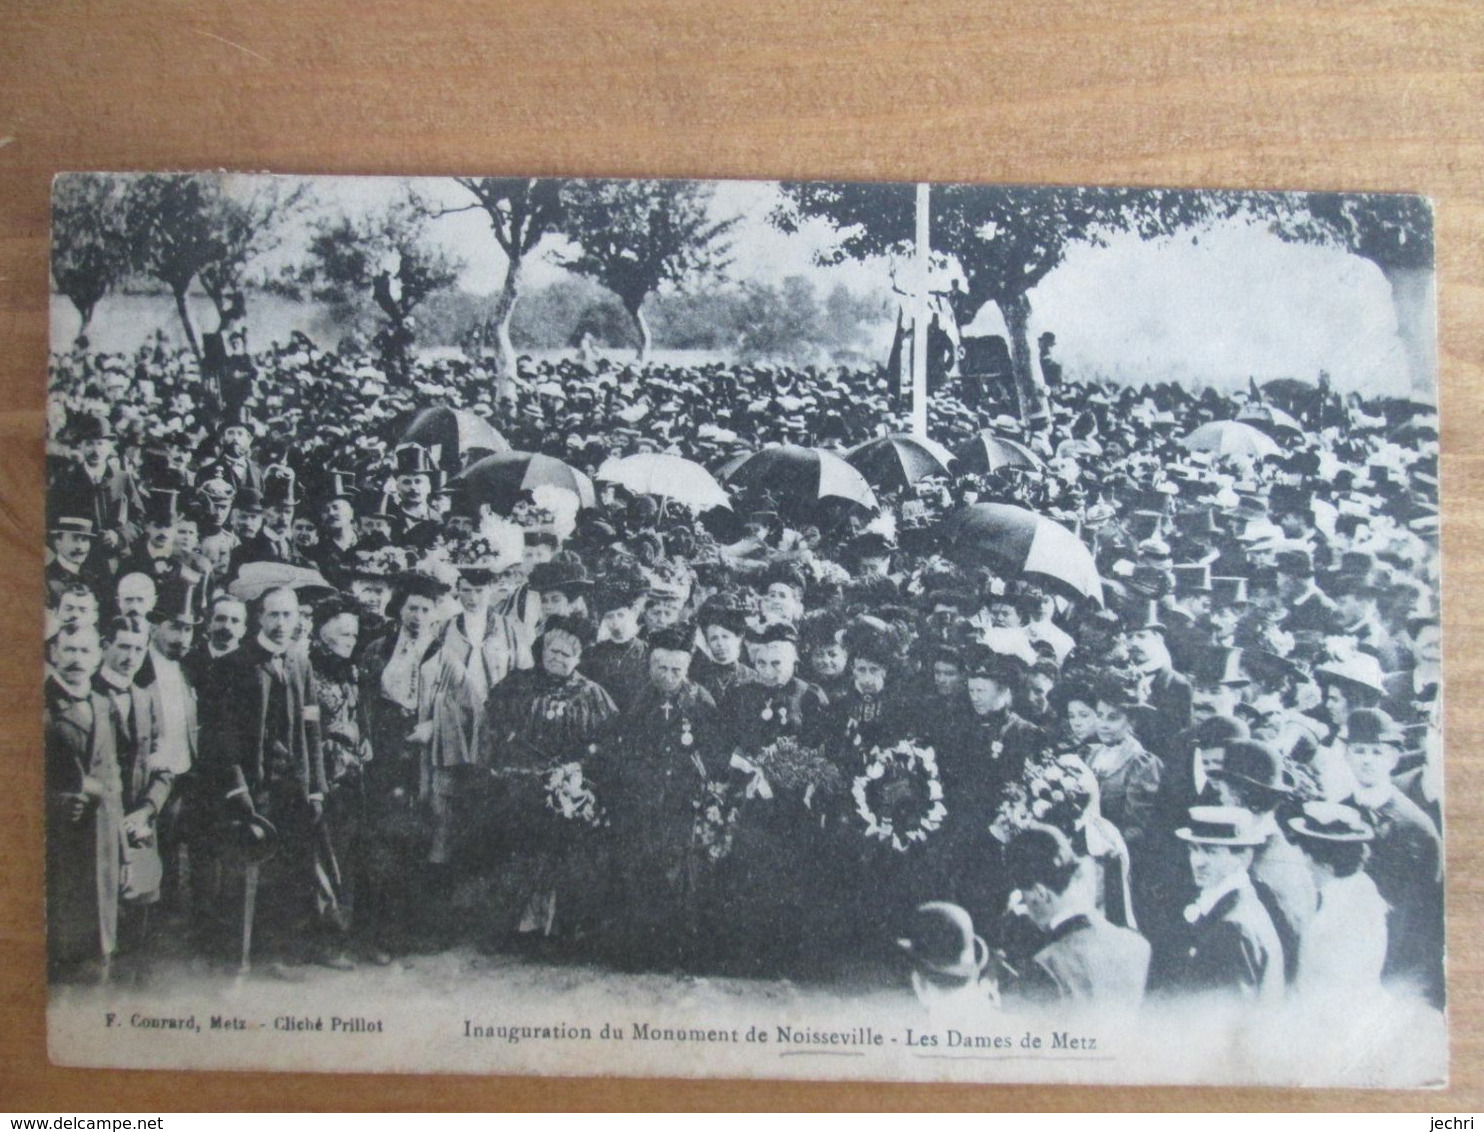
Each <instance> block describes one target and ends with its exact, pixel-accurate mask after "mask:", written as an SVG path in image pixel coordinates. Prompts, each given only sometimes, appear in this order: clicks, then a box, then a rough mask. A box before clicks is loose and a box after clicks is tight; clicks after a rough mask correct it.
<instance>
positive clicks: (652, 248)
mask: <svg viewBox="0 0 1484 1132" xmlns="http://www.w3.org/2000/svg"><path fill="white" fill-rule="evenodd" d="M714 193H715V189H714V187H713V186H711V185H708V184H706V183H704V182H700V181H571V182H568V183H567V184H566V185H565V186H564V187H563V189H562V206H563V211H564V213H565V220H564V232H565V234H566V235H567V236H568V237H569V238H570V239H571V240H572V242H573V243H574V244H576V245H577V249H578V250H577V252H576V253H575V254H571V255H567V256H565V257H564V258H563V260H562V265H563V266H564V267H566V268H567V269H568V270H569V271H573V272H575V273H577V274H578V275H585V276H587V277H588V278H590V279H595V280H597V281H598V282H599V283H601V284H602V285H603V286H605V287H607V288H608V289H609V290H610V291H612V292H613V293H614V294H615V295H617V296H618V300H619V302H621V303H622V304H623V308H624V310H625V311H627V312H628V315H629V318H631V319H632V320H633V322H634V328H635V330H637V331H638V335H639V360H640V361H643V360H644V358H645V357H646V356H647V355H648V353H649V348H650V344H651V335H650V330H649V323H648V321H647V320H646V319H645V317H644V310H643V307H644V300H645V299H646V298H648V297H649V296H650V295H651V294H653V293H654V292H656V291H658V290H659V289H660V288H662V287H667V286H668V287H675V288H680V287H683V286H685V285H686V284H687V283H689V282H691V281H693V280H695V279H697V278H699V277H703V276H706V275H711V274H717V273H720V272H721V271H723V270H725V269H726V267H727V266H728V265H729V264H730V262H731V261H730V259H729V258H728V253H729V252H730V250H731V244H730V241H729V240H728V239H727V234H728V233H729V232H730V231H731V230H732V228H734V227H735V226H736V224H737V218H735V217H733V218H730V219H724V220H713V219H712V218H711V215H710V205H711V198H712V196H713V195H714Z"/></svg>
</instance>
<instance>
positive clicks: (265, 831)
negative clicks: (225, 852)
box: [229, 813, 279, 863]
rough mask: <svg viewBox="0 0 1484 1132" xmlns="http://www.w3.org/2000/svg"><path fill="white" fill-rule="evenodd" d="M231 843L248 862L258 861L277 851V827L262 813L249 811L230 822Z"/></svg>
mask: <svg viewBox="0 0 1484 1132" xmlns="http://www.w3.org/2000/svg"><path fill="white" fill-rule="evenodd" d="M229 832H230V834H231V844H232V845H233V846H234V847H235V848H236V849H237V851H238V852H239V853H241V854H242V855H243V856H244V857H246V858H247V860H248V861H249V862H252V863H260V862H262V861H265V860H267V859H268V858H269V857H271V856H273V854H274V853H276V852H277V851H278V844H279V842H278V829H277V827H276V826H274V824H273V823H272V822H271V821H269V820H268V819H267V818H265V817H264V816H263V815H262V814H259V813H251V814H248V815H247V816H246V817H244V818H240V819H238V820H237V821H234V822H232V823H231V826H230V830H229Z"/></svg>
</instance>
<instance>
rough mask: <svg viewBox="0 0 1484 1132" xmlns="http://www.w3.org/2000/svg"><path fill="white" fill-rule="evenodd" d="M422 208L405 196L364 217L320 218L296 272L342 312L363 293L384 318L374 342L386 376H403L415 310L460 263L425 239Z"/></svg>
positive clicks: (427, 217) (347, 311) (426, 210)
mask: <svg viewBox="0 0 1484 1132" xmlns="http://www.w3.org/2000/svg"><path fill="white" fill-rule="evenodd" d="M430 219H431V215H430V210H429V208H428V206H427V205H426V204H425V203H424V202H423V201H421V200H419V199H418V198H417V197H415V196H413V195H411V194H409V195H408V196H407V197H406V198H404V199H403V200H400V201H397V202H395V203H394V204H391V205H389V206H387V207H386V208H384V209H381V210H379V211H376V212H372V213H369V214H367V215H366V216H363V217H360V218H356V219H353V218H351V217H350V216H347V215H344V214H342V215H340V216H338V217H335V218H327V219H324V220H321V221H320V223H319V224H318V225H317V226H316V227H315V229H314V231H313V233H312V234H311V236H310V239H309V259H308V262H307V263H306V264H305V265H304V267H303V268H302V269H301V278H302V280H303V281H304V282H305V283H306V284H308V286H309V288H310V293H311V294H312V295H313V296H314V297H315V298H316V299H320V300H322V301H325V302H328V303H330V304H331V305H332V307H335V308H338V311H339V313H340V314H341V315H342V316H343V315H347V314H351V313H352V312H353V311H355V310H356V309H357V308H358V307H359V306H360V305H362V304H363V303H364V302H365V300H366V298H367V297H368V296H369V297H370V299H371V301H372V302H373V303H374V304H375V306H376V308H377V309H378V310H379V311H380V313H381V316H382V325H381V327H380V329H379V330H378V332H377V334H376V337H375V341H376V344H377V345H378V347H379V349H380V351H381V356H382V363H383V367H384V368H385V370H386V372H387V375H388V376H389V377H397V378H399V379H402V380H404V381H405V380H406V378H407V376H408V373H409V362H410V351H411V347H412V343H413V342H414V341H415V339H416V330H415V322H414V319H413V313H412V312H413V311H414V310H416V309H417V307H418V305H419V304H420V303H422V301H423V300H424V299H426V298H427V297H428V296H429V295H431V294H433V293H434V292H435V291H438V290H441V289H442V288H445V287H448V286H450V285H452V283H453V282H454V280H455V279H457V278H458V275H459V272H460V271H461V270H462V269H463V264H462V263H461V262H460V261H458V260H456V259H455V258H454V257H452V256H450V255H449V254H448V253H447V252H446V251H444V250H443V249H442V248H440V247H438V246H437V245H435V244H433V243H431V242H430V241H429V239H428V223H429V220H430Z"/></svg>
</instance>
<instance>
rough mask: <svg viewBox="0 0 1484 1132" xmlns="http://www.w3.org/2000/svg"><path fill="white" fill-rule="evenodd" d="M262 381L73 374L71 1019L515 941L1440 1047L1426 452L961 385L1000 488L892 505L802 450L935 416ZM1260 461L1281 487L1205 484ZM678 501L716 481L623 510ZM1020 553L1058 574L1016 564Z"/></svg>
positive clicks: (65, 653) (1410, 413)
mask: <svg viewBox="0 0 1484 1132" xmlns="http://www.w3.org/2000/svg"><path fill="white" fill-rule="evenodd" d="M232 345H233V350H232V351H231V352H228V353H226V354H224V355H221V356H216V357H213V358H212V359H211V361H210V364H209V365H207V366H206V367H204V370H203V367H202V366H201V365H199V364H198V363H197V361H196V358H195V356H194V354H192V353H191V352H189V351H176V350H171V349H168V348H166V346H165V345H164V344H163V343H162V342H161V341H159V340H156V341H154V342H152V343H150V344H149V345H147V346H146V347H144V348H142V349H141V350H140V351H139V352H138V354H137V355H135V356H132V357H125V356H121V355H106V354H98V353H93V352H89V351H88V350H86V349H82V348H79V349H77V350H74V351H73V352H71V353H68V354H58V355H55V356H54V358H53V364H52V372H51V399H50V414H51V416H50V426H51V428H50V433H49V448H48V465H49V497H48V504H49V521H48V527H49V536H48V555H47V565H46V583H47V590H48V612H47V664H48V667H47V684H46V740H47V742H46V759H47V789H48V798H49V815H50V824H49V834H48V890H47V891H48V913H49V933H50V934H49V939H50V957H51V965H52V975H53V977H54V978H57V979H64V980H65V979H75V978H90V977H93V976H95V975H98V974H99V973H103V972H109V971H111V970H117V969H118V968H119V967H120V966H123V965H127V962H128V961H129V960H130V959H131V958H139V957H144V958H147V957H148V956H150V955H151V954H153V953H155V952H157V951H158V950H159V949H161V948H162V947H165V946H166V945H167V944H174V945H176V946H179V945H180V944H181V942H182V941H186V943H187V945H188V946H189V947H190V948H191V949H192V950H193V951H194V952H195V953H197V954H200V955H208V956H212V957H214V958H219V959H221V960H224V961H230V962H232V963H246V962H248V961H249V960H251V961H252V962H253V963H255V964H263V965H268V966H270V967H271V969H273V970H274V971H275V972H276V973H279V974H281V975H282V976H283V977H285V978H294V977H298V974H299V973H300V968H301V966H302V965H303V964H306V963H310V962H317V963H321V964H326V965H329V966H331V967H335V968H341V969H349V968H352V967H354V966H355V965H357V964H358V963H377V964H384V963H388V962H392V961H395V960H398V959H399V958H401V957H404V956H407V955H411V954H415V953H417V952H419V951H427V950H436V949H443V948H447V947H450V946H453V945H456V944H463V943H472V944H477V945H479V946H481V947H486V948H490V949H494V950H497V951H501V950H510V951H521V952H525V951H533V952H536V953H540V954H548V953H551V952H553V951H558V952H561V953H564V954H569V955H575V956H578V957H580V958H582V959H584V960H590V961H592V962H595V963H600V964H606V965H609V966H612V967H614V968H620V969H631V970H660V971H668V970H686V971H692V972H698V973H705V972H711V971H718V972H729V973H734V974H752V975H758V976H782V975H788V976H792V977H801V976H802V977H817V978H826V979H838V978H846V977H849V975H850V973H851V972H852V971H858V970H866V969H872V965H873V964H884V963H888V962H894V961H896V962H900V961H902V960H903V959H904V958H905V961H906V962H908V963H909V964H910V965H911V969H912V971H913V977H914V979H916V980H917V981H918V983H919V985H920V986H921V987H922V988H931V987H933V986H944V987H947V986H960V985H963V984H964V983H966V982H967V983H971V984H974V985H976V986H992V987H993V988H994V990H995V993H997V994H998V995H1000V996H1001V998H1002V999H1003V1000H1011V999H1024V1000H1027V1001H1039V1002H1045V1001H1051V1002H1063V1003H1076V1004H1084V1005H1085V1004H1089V1003H1091V1004H1098V1003H1106V1004H1118V1005H1125V1006H1133V1005H1137V1004H1138V1003H1139V1002H1140V1001H1142V1000H1143V999H1144V998H1145V997H1146V995H1148V996H1160V995H1168V996H1173V997H1177V998H1178V997H1185V996H1218V997H1223V998H1227V999H1230V1000H1232V1001H1240V1002H1253V1003H1259V1002H1262V1003H1271V1002H1275V1001H1280V1000H1283V999H1285V998H1296V999H1299V1000H1305V1001H1307V1000H1313V1001H1322V1002H1325V1003H1328V1004H1331V1005H1333V1004H1336V1003H1343V1002H1344V1001H1346V1000H1347V999H1348V998H1350V997H1352V996H1354V995H1357V994H1366V993H1381V992H1382V989H1383V988H1385V990H1386V991H1387V992H1388V993H1397V994H1409V995H1413V996H1418V997H1421V998H1423V999H1426V1000H1427V1001H1429V1002H1431V1003H1432V1004H1434V1005H1441V1003H1442V1001H1443V968H1442V963H1443V931H1442V891H1443V888H1442V875H1441V869H1442V853H1441V841H1440V833H1439V830H1440V826H1441V822H1442V806H1441V752H1440V714H1439V713H1440V703H1439V695H1440V673H1439V651H1440V650H1439V632H1438V607H1437V593H1438V583H1439V563H1438V540H1437V500H1436V490H1437V458H1436V432H1435V431H1430V425H1429V421H1428V419H1427V418H1426V417H1425V416H1424V415H1423V414H1424V413H1425V411H1426V410H1425V408H1424V407H1422V406H1418V405H1415V404H1412V403H1410V402H1407V401H1404V400H1400V399H1393V400H1389V401H1382V400H1379V399H1363V398H1361V397H1359V396H1355V395H1350V396H1340V395H1338V394H1336V393H1334V392H1333V391H1331V390H1330V389H1329V388H1328V387H1327V385H1325V384H1323V383H1321V384H1319V385H1316V386H1302V385H1300V384H1299V383H1296V382H1290V383H1288V384H1287V385H1286V386H1282V387H1280V386H1277V385H1275V386H1269V387H1265V388H1263V389H1259V388H1258V387H1257V386H1256V385H1255V384H1254V385H1252V386H1251V387H1250V388H1248V389H1245V390H1242V391H1239V392H1237V393H1234V394H1226V393H1220V392H1217V391H1214V390H1210V389H1206V390H1200V391H1196V390H1191V389H1185V388H1182V387H1179V386H1175V385H1168V384H1166V385H1157V386H1144V387H1137V386H1121V385H1114V384H1110V383H1098V382H1078V381H1069V380H1063V381H1060V382H1058V383H1057V384H1056V385H1054V386H1053V387H1052V388H1051V389H1050V391H1049V395H1050V407H1049V411H1048V413H1047V415H1046V416H1045V417H1043V418H1039V419H1031V420H1022V419H1019V418H1017V417H1016V416H1014V415H1012V414H1010V413H1007V412H1003V411H1001V409H1000V408H999V407H997V406H996V405H994V404H993V403H992V401H991V400H990V399H987V398H986V397H985V396H984V395H983V391H982V390H981V391H976V392H975V394H974V395H973V396H972V397H966V396H965V394H964V386H963V385H962V383H960V382H959V381H958V380H957V379H949V380H947V381H945V382H944V383H943V384H942V386H941V387H940V388H938V389H936V390H935V391H934V393H933V395H932V401H931V407H930V413H929V434H930V435H931V436H932V437H933V439H934V440H935V441H938V442H941V443H942V444H943V445H946V446H947V448H949V449H954V450H958V451H959V453H960V458H959V459H957V460H955V461H951V462H942V463H941V464H940V465H939V466H937V467H934V466H932V465H931V463H930V462H929V463H928V464H926V465H924V463H923V461H922V459H921V451H920V450H921V449H923V448H924V447H925V446H920V445H919V446H916V447H914V445H913V444H912V443H911V442H909V441H906V440H897V441H892V442H890V443H889V447H888V450H887V456H888V458H887V459H885V460H877V461H876V462H875V463H871V464H867V463H864V462H861V461H857V462H858V463H859V464H860V466H861V467H863V468H864V469H865V475H866V478H867V479H869V480H870V487H871V488H872V489H874V490H862V488H863V487H864V484H859V485H856V484H855V482H854V481H853V480H851V481H848V482H847V481H846V480H845V479H843V478H842V477H840V476H836V477H835V479H834V481H833V486H831V484H830V483H827V482H826V481H827V480H828V479H829V478H830V477H829V476H827V475H826V474H825V473H824V472H821V471H820V470H819V467H818V464H819V462H820V457H818V455H817V452H816V453H815V455H813V456H811V455H810V454H809V453H808V452H805V451H804V450H805V449H808V450H811V451H815V450H824V451H826V452H831V453H837V454H844V453H846V452H847V451H848V450H850V449H852V448H854V447H855V446H857V445H860V444H862V443H864V442H867V441H870V440H872V439H873V438H877V437H884V436H888V435H891V436H898V435H899V434H900V433H901V432H902V430H903V428H904V427H905V423H906V416H905V414H906V410H907V406H906V404H905V403H904V402H903V401H902V399H901V398H900V397H899V395H898V392H897V388H896V383H895V381H894V380H892V378H891V377H890V376H889V375H887V374H886V373H884V372H878V371H874V370H873V371H849V370H845V369H843V368H815V367H805V368H788V367H779V366H764V365H756V366H744V365H724V364H705V365H698V366H674V365H663V364H646V365H633V364H630V365H621V364H616V363H612V362H609V361H606V360H576V359H569V360H562V361H553V362H534V361H532V360H530V359H522V362H521V366H520V371H519V373H518V374H517V376H516V378H515V380H514V381H513V382H512V383H511V384H510V387H509V388H508V389H506V390H504V391H502V393H500V394H497V388H496V383H495V382H494V380H493V378H492V377H491V375H490V374H489V373H488V372H487V371H486V370H485V369H484V368H483V367H482V366H481V365H479V364H477V363H471V362H466V361H462V360H456V359H454V360H450V359H444V360H424V361H419V362H417V363H415V364H414V366H413V367H412V372H411V373H410V374H409V375H408V378H409V379H408V380H406V381H405V382H404V381H401V380H398V381H389V380H388V379H387V378H386V376H385V375H383V373H382V372H381V371H380V370H379V369H378V368H377V367H376V366H375V364H373V363H372V362H371V361H369V360H368V359H365V358H361V357H357V356H356V355H355V354H354V353H353V352H351V351H349V350H342V351H340V352H338V353H337V352H331V351H324V350H320V349H318V348H317V347H316V346H315V345H314V344H313V343H312V342H311V341H309V340H308V339H307V338H305V337H303V336H302V335H296V336H295V337H294V338H293V339H291V340H290V341H289V342H287V343H285V344H282V345H277V346H274V347H273V348H271V349H268V350H266V351H263V352H260V353H258V354H256V355H254V354H250V353H248V352H247V351H246V346H245V342H244V341H242V340H240V339H239V340H237V341H236V342H234V343H233V344H232ZM971 404H972V406H973V407H970V406H971ZM431 406H445V407H447V408H448V409H452V410H457V412H454V413H449V414H447V419H446V421H445V423H444V426H443V431H442V432H435V431H431V430H430V429H428V428H423V429H421V430H420V429H419V427H418V426H417V425H415V424H414V423H413V418H414V417H415V415H416V414H417V413H418V412H419V410H425V409H428V408H429V407H431ZM1238 418H1241V421H1242V422H1243V423H1241V424H1240V425H1239V427H1236V428H1235V429H1234V435H1235V438H1236V441H1238V442H1240V441H1241V440H1242V439H1243V438H1244V437H1247V434H1246V433H1244V432H1242V430H1244V429H1245V430H1255V431H1257V432H1259V433H1260V434H1261V435H1262V436H1263V437H1264V438H1265V439H1266V441H1267V443H1257V444H1253V443H1252V442H1251V441H1250V438H1247V439H1248V441H1249V442H1248V444H1247V445H1246V446H1245V447H1244V446H1243V445H1242V444H1241V443H1233V444H1231V445H1226V444H1225V442H1224V441H1220V442H1218V443H1216V444H1213V445H1212V446H1211V447H1210V448H1207V449H1203V448H1202V447H1200V446H1196V447H1192V446H1191V445H1190V444H1189V443H1188V442H1184V438H1186V437H1188V436H1190V434H1191V433H1192V432H1193V431H1194V430H1196V429H1198V428H1199V427H1201V426H1204V425H1209V424H1211V423H1213V422H1236V421H1237V420H1238ZM488 426H493V428H494V430H497V432H498V436H495V437H493V438H491V436H490V429H489V427H488ZM1218 432H1220V430H1218ZM775 444H782V445H788V446H793V447H790V448H788V449H786V450H785V451H786V452H787V453H788V456H789V460H788V461H784V460H780V461H777V466H778V468H779V471H778V473H777V474H774V475H771V476H770V475H765V474H756V475H747V474H744V473H743V471H742V469H745V468H746V467H747V457H748V456H749V455H750V454H752V453H756V452H758V451H759V450H761V449H763V448H764V447H765V446H768V445H775ZM507 445H508V447H509V448H510V449H511V450H513V451H514V452H516V453H521V452H524V453H532V454H536V455H534V456H532V457H531V458H529V459H526V458H524V457H521V458H503V460H501V459H497V460H495V463H496V464H499V468H498V469H496V470H495V471H491V470H490V467H489V465H490V461H489V460H488V459H485V458H484V457H486V455H487V454H489V453H495V454H498V453H499V452H500V451H501V450H502V448H503V447H505V446H507ZM898 451H900V453H901V458H900V459H899V460H897V461H895V462H893V461H892V460H891V459H890V458H889V457H890V456H891V455H892V454H893V453H895V452H898ZM643 453H651V454H662V455H666V456H674V457H680V458H683V459H684V460H687V461H690V462H691V465H688V466H698V467H696V468H695V474H694V476H692V477H682V478H672V479H671V480H670V481H668V482H666V481H664V480H663V479H661V480H660V481H659V482H657V483H655V484H652V485H650V486H649V487H648V488H647V489H645V490H635V489H633V488H632V486H631V487H627V488H626V487H623V486H620V485H618V484H616V483H614V482H612V480H611V479H610V478H608V477H605V476H604V475H601V474H599V473H600V469H602V467H603V466H604V464H605V463H606V462H608V461H610V460H611V459H614V458H620V457H631V456H635V455H638V454H643ZM790 461H791V462H790ZM702 469H706V470H708V471H709V472H711V473H715V474H716V475H717V476H718V477H719V479H720V480H721V482H722V483H724V484H726V485H727V488H728V495H729V498H728V500H727V504H728V505H727V506H725V507H713V508H709V509H706V510H704V511H702V510H700V509H699V505H697V504H694V503H687V502H686V501H687V500H689V499H694V498H696V496H695V495H694V488H695V482H699V481H700V480H702V479H703V478H704V477H705V476H706V472H705V471H702ZM811 469H812V474H811ZM594 477H596V482H594ZM692 480H693V481H695V482H689V481H692ZM842 484H843V485H844V486H842ZM993 505H1004V507H1003V513H1005V514H1010V513H1011V509H1013V515H1014V516H1017V517H1018V521H1021V522H1023V523H1024V524H1025V526H1024V529H1023V530H1021V529H1020V528H1015V529H1006V530H998V529H997V530H998V533H986V530H985V529H982V528H975V527H974V526H973V524H966V523H965V522H964V516H965V514H978V513H982V514H984V515H990V514H994V515H999V514H1001V512H1000V511H995V510H994V506H993ZM976 508H977V509H979V510H978V511H977V512H976ZM1044 525H1054V526H1055V527H1057V528H1059V529H1061V530H1062V531H1064V532H1070V534H1071V536H1073V538H1074V540H1075V542H1076V543H1077V544H1080V547H1081V548H1082V549H1083V550H1085V553H1086V555H1087V557H1088V559H1089V560H1090V561H1091V563H1092V564H1093V565H1094V566H1095V569H1096V577H1097V578H1099V579H1100V582H1099V584H1097V585H1096V586H1091V587H1090V586H1089V585H1088V584H1087V583H1086V580H1085V578H1086V574H1085V572H1084V573H1083V574H1081V575H1078V574H1076V573H1075V572H1074V571H1072V570H1071V569H1070V568H1069V567H1068V568H1063V567H1067V565H1068V564H1067V563H1065V562H1061V561H1060V560H1059V558H1058V556H1056V555H1053V556H1051V560H1050V561H1047V560H1046V556H1045V555H1042V556H1041V559H1040V560H1037V561H1033V560H1032V556H1031V554H1030V552H1029V550H1028V548H1027V544H1028V543H1031V542H1034V540H1035V539H1036V538H1040V537H1042V535H1041V534H1040V533H1039V532H1040V531H1041V530H1042V527H1043V526H1044ZM1061 557H1062V558H1065V557H1067V555H1062V556H1061ZM1071 557H1075V554H1073V555H1071ZM1079 578H1081V579H1082V581H1081V582H1079V581H1078V579H1079Z"/></svg>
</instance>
